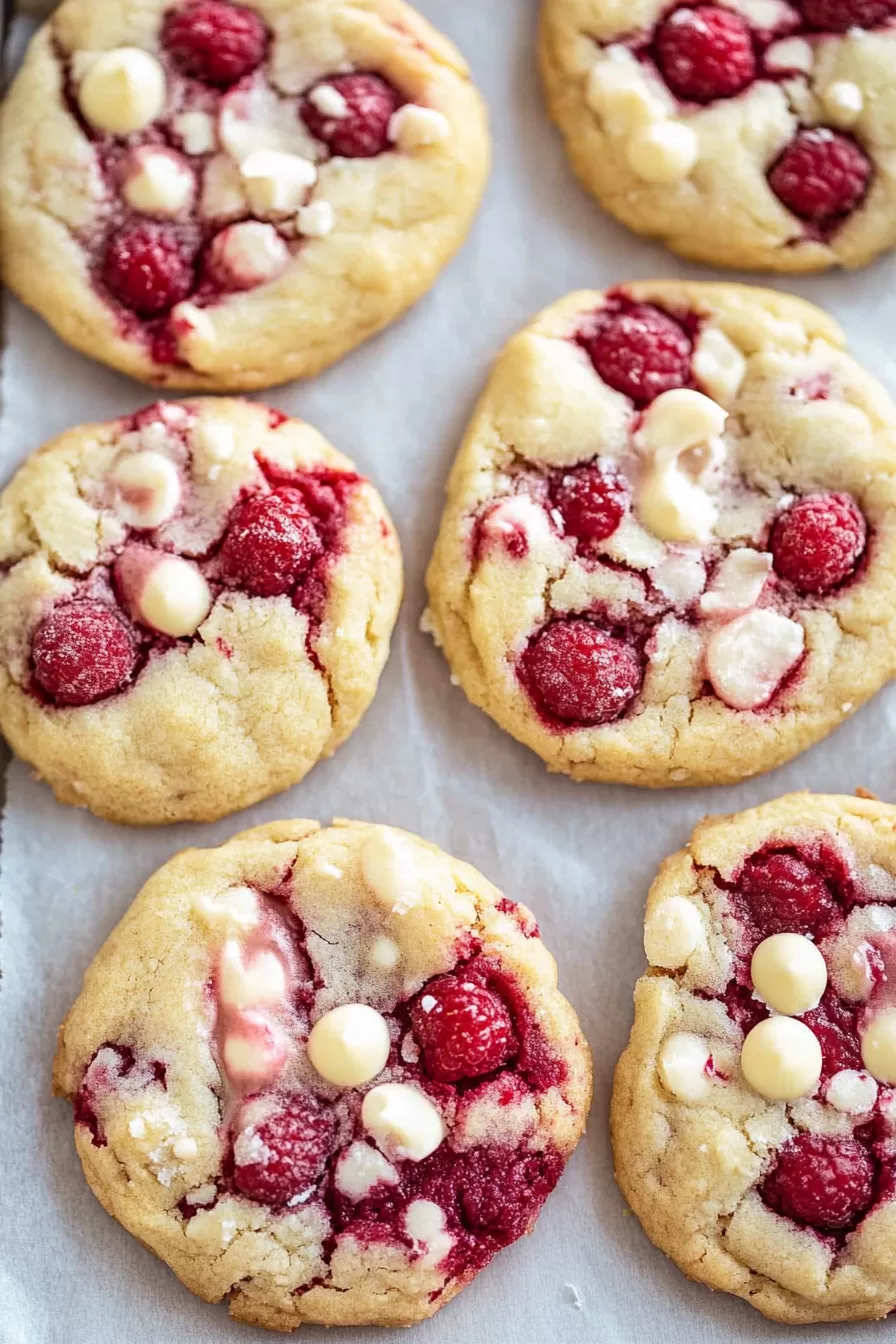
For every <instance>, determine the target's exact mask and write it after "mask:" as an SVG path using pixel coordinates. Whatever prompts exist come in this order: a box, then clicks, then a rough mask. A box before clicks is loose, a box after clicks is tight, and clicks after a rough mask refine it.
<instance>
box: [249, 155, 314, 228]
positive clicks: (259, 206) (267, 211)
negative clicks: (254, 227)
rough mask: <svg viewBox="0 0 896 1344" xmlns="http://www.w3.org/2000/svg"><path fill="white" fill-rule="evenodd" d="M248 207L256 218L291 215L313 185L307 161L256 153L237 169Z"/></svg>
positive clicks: (311, 167) (311, 165)
mask: <svg viewBox="0 0 896 1344" xmlns="http://www.w3.org/2000/svg"><path fill="white" fill-rule="evenodd" d="M240 173H241V174H242V178H243V185H244V187H245V189H246V196H247V197H248V199H249V204H250V205H251V207H252V210H253V212H254V213H255V214H256V215H263V216H268V215H275V216H276V215H291V214H294V213H295V211H296V210H298V208H299V206H300V205H301V204H302V202H303V201H304V199H305V196H306V194H307V192H308V188H309V187H313V186H314V184H315V182H316V181H317V169H316V168H315V166H314V164H313V163H312V162H311V160H310V159H303V158H302V157H301V156H300V155H298V154H284V153H283V152H282V150H279V149H256V150H254V151H253V152H252V153H251V154H249V155H247V156H246V158H245V159H243V162H242V163H241V165H240Z"/></svg>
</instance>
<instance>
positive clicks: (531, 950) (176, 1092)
mask: <svg viewBox="0 0 896 1344" xmlns="http://www.w3.org/2000/svg"><path fill="white" fill-rule="evenodd" d="M387 831H388V833H389V834H391V835H392V836H393V837H399V836H400V837H401V839H402V841H406V842H408V843H409V844H410V845H411V846H412V852H413V854H414V855H415V856H416V858H415V862H416V864H417V872H418V874H420V875H421V880H422V887H421V890H422V891H423V892H424V893H425V894H424V896H423V899H422V902H421V904H420V905H419V906H418V907H417V908H414V909H412V910H410V911H409V912H408V913H405V914H396V913H390V911H389V910H388V908H387V907H384V906H383V904H382V903H381V902H380V901H378V900H377V899H376V897H375V896H374V894H373V893H372V892H371V890H370V889H369V888H368V887H367V886H366V885H365V883H364V879H363V877H362V859H361V851H362V847H363V845H364V842H365V841H366V840H368V839H369V838H370V836H371V835H373V834H374V833H375V832H387ZM334 871H335V872H337V873H338V874H339V876H338V877H334V875H333V874H334ZM284 875H287V877H288V883H289V890H290V896H289V901H290V905H291V906H292V909H293V910H294V911H295V913H296V914H297V915H298V916H299V918H300V919H301V921H302V924H303V926H304V927H305V929H306V930H308V931H309V939H308V951H309V953H310V955H311V956H312V958H313V961H314V965H315V969H316V971H317V973H318V976H319V978H320V980H321V981H322V982H325V985H326V988H325V989H324V990H322V991H321V992H320V994H319V996H318V1007H317V1008H316V1009H315V1015H317V1013H318V1012H319V1011H322V1010H323V1009H324V1008H326V1007H329V1006H330V1004H331V1003H339V1002H357V1001H362V1002H368V1003H372V1004H373V1005H375V1006H377V1007H378V1008H380V1009H381V1010H383V1011H389V1009H390V1008H391V1007H392V1006H393V1005H394V1003H395V1002H396V1000H397V999H398V998H406V997H408V996H409V995H411V994H413V993H415V992H416V990H417V989H419V987H420V985H422V984H423V983H424V982H425V981H427V980H429V979H430V978H431V977H432V976H434V975H437V974H439V973H441V972H443V971H445V970H448V969H450V968H451V967H452V966H453V965H454V964H455V961H456V957H457V951H456V948H457V939H458V936H459V935H462V934H464V933H469V932H470V931H475V933H476V934H477V936H478V937H479V938H480V939H481V940H482V944H483V950H484V952H485V953H486V955H488V956H490V957H492V958H496V959H497V960H499V961H500V963H501V965H502V967H503V968H504V969H505V970H506V971H508V972H510V973H511V974H512V975H513V976H514V979H515V981H516V983H517V985H518V986H519V988H520V989H521V991H522V992H523V994H524V995H525V998H526V1001H527V1003H528V1005H529V1007H530V1009H531V1011H532V1013H533V1014H534V1016H535V1019H536V1021H537V1023H538V1026H539V1027H540V1028H541V1030H542V1032H543V1033H544V1034H545V1036H546V1038H547V1040H548V1042H549V1044H550V1046H551V1048H552V1049H553V1050H554V1051H555V1053H556V1054H557V1056H558V1057H559V1058H560V1059H562V1061H563V1062H564V1063H565V1065H566V1069H567V1076H566V1079H565V1081H564V1083H563V1084H562V1087H561V1088H557V1087H552V1088H550V1089H548V1090H547V1091H545V1092H543V1093H541V1094H539V1095H538V1096H536V1097H535V1098H534V1101H535V1106H536V1108H537V1121H536V1124H535V1129H534V1131H533V1132H532V1133H530V1135H529V1138H528V1140H527V1142H528V1144H529V1146H530V1147H531V1148H532V1149H533V1150H539V1149H541V1148H543V1147H545V1146H546V1145H551V1146H552V1147H553V1148H554V1149H556V1150H557V1151H558V1152H559V1153H560V1154H561V1155H562V1156H563V1157H564V1158H565V1157H566V1156H568V1155H569V1154H570V1153H571V1152H572V1149H573V1148H574V1147H575V1145H576V1143H577V1141H578V1139H579V1137H580V1136H581V1134H582V1131H583V1128H584V1121H585V1115H586V1113H587V1110H588V1106H589V1103H590V1097H591V1061H590V1055H589V1052H588V1048H587V1045H586V1044H585V1042H584V1040H583V1038H582V1035H581V1030H580V1028H579V1025H578V1021H577V1019H576V1015H575V1013H574V1011H573V1009H572V1008H571V1007H570V1005H569V1004H568V1003H567V1002H566V1000H565V999H564V998H563V997H562V995H561V994H560V993H559V992H558V990H557V971H556V965H555V963H554V960H553V958H552V957H551V955H550V954H549V953H548V951H547V950H546V949H545V947H544V945H543V944H542V943H541V941H540V939H539V938H537V937H526V936H525V935H524V933H523V932H522V929H521V924H520V921H519V919H518V918H514V917H512V916H511V915H510V914H508V913H505V912H502V910H500V909H499V908H498V905H497V903H498V902H499V901H500V900H501V893H500V892H499V891H498V890H497V889H496V888H495V887H493V886H492V885H491V883H489V882H487V881H486V880H485V879H484V878H483V877H482V876H481V875H480V874H479V873H478V872H477V871H476V870H475V869H473V868H471V867H470V866H469V865H468V864H465V863H461V862H459V861H458V860H455V859H452V858H450V857H448V856H447V855H445V854H443V853H442V852H441V851H440V850H438V849H437V848H436V847H435V846H434V845H429V844H426V843H425V842H424V841H421V840H418V839H417V838H416V837H413V836H406V835H405V833H403V832H395V831H391V830H390V829H389V828H385V827H375V826H372V825H369V824H367V823H360V822H350V821H341V820H340V821H336V822H334V823H333V825H332V826H331V827H329V828H326V829H321V828H320V826H319V825H318V823H317V822H313V821H294V822H274V823H271V824H269V825H266V826H261V827H257V828H254V829H252V830H249V831H244V832H242V833H241V834H239V835H237V836H236V837H234V839H233V840H231V841H230V842H229V843H227V844H225V845H223V846H221V847H220V848H217V849H209V850H187V851H185V852H184V853H182V854H179V855H177V856H176V857H175V858H173V859H171V860H170V861H169V862H168V863H167V864H166V865H165V866H164V867H163V868H162V869H160V870H159V872H157V873H156V874H155V876H154V877H152V878H151V879H150V881H149V882H148V883H147V884H146V886H145V887H144V888H143V890H142V891H141V892H140V894H139V896H138V897H137V899H136V900H135V901H134V903H133V905H132V906H131V907H130V909H129V911H128V913H127V914H126V915H125V917H124V918H123V920H122V921H121V923H120V924H119V925H118V927H117V928H116V929H115V930H114V931H113V933H112V934H111V936H110V937H109V939H108V940H107V942H106V944H105V945H104V947H103V948H102V949H101V950H100V952H99V953H98V955H97V957H96V958H95V960H94V962H93V964H92V965H91V967H90V969H89V970H88V972H87V974H86V976H85V981H84V988H83V990H82V992H81V994H80V996H79V998H78V1000H77V1001H76V1003H75V1005H74V1007H73V1008H72V1010H71V1012H70V1013H69V1015H68V1017H67V1018H66V1020H65V1022H64V1023H63V1024H62V1027H61V1028H60V1033H59V1048H58V1052H57V1055H56V1061H55V1066H54V1088H55V1091H56V1092H57V1094H59V1095H62V1096H65V1097H68V1098H70V1099H72V1098H74V1096H75V1094H76V1093H77V1091H78V1089H79V1087H80V1086H81V1083H82V1079H83V1077H84V1072H85V1069H86V1068H87V1066H88V1064H89V1062H90V1061H91V1059H92V1058H93V1056H94V1054H95V1053H96V1051H97V1049H98V1048H99V1047H100V1046H101V1045H102V1044H103V1043H104V1042H110V1041H113V1042H114V1041H123V1042H125V1043H127V1044H128V1045H130V1046H131V1048H133V1049H134V1050H135V1051H136V1052H137V1054H138V1056H142V1057H144V1058H151V1059H153V1060H161V1061H162V1062H163V1063H164V1064H165V1067H166V1074H167V1076H166V1091H165V1093H164V1098H163V1100H164V1105H165V1107H166V1108H167V1109H168V1110H169V1111H171V1110H172V1108H173V1112H174V1113H176V1119H175V1120H174V1121H173V1122H172V1121H171V1117H170V1116H169V1124H171V1123H173V1124H174V1125H175V1127H178V1126H179V1128H178V1130H177V1132H184V1131H185V1132H186V1133H188V1134H189V1135H190V1136H191V1137H192V1138H193V1139H194V1140H195V1141H196V1148H197V1151H196V1155H195V1157H194V1158H192V1159H191V1160H189V1161H187V1162H184V1163H182V1164H181V1165H180V1166H178V1167H176V1170H174V1171H173V1174H172V1172H167V1173H165V1176H166V1180H167V1183H163V1181H162V1180H161V1179H159V1176H158V1153H157V1152H149V1153H148V1152H147V1148H149V1147H151V1146H152V1145H151V1144H150V1143H149V1142H144V1141H143V1138H142V1137H141V1138H140V1139H137V1138H135V1137H134V1134H133V1129H134V1126H133V1123H132V1122H133V1120H134V1118H135V1116H136V1115H140V1116H141V1117H143V1118H144V1119H145V1123H146V1126H147V1128H148V1130H149V1132H150V1133H153V1134H154V1135H155V1136H156V1137H155V1141H156V1142H158V1141H159V1139H158V1132H157V1131H155V1130H153V1129H152V1125H151V1120H150V1116H151V1113H152V1111H151V1107H152V1104H153V1103H152V1101H151V1100H150V1102H149V1104H148V1101H147V1098H148V1096H149V1097H151V1095H152V1092H153V1089H152V1088H150V1091H149V1093H148V1092H147V1091H145V1090H144V1091H143V1092H142V1093H139V1094H137V1095H136V1096H130V1097H129V1096H122V1097H121V1098H120V1099H119V1101H118V1102H117V1103H113V1104H112V1105H111V1109H110V1108H107V1110H106V1111H105V1112H104V1115H103V1122H104V1131H105V1136H106V1139H107V1146H105V1147H97V1146H95V1145H94V1144H93V1143H92V1142H91V1138H90V1134H89V1131H88V1130H87V1129H86V1128H85V1127H84V1126H83V1125H78V1126H76V1134H75V1141H76V1146H77V1149H78V1154H79V1156H80V1158H81V1161H82V1164H83V1166H84V1171H85V1174H86V1176H87V1179H88V1181H89V1183H90V1186H91V1188H92V1189H93V1191H94V1193H95V1194H96V1196H97V1198H98V1199H99V1200H100V1202H101V1203H102V1204H103V1207H104V1208H105V1209H106V1210H107V1211H108V1212H109V1213H110V1214H111V1215H112V1216H113V1217H115V1218H117V1219H118V1221H119V1222H121V1223H122V1224H123V1225H124V1226H125V1227H126V1228H127V1229H128V1231H130V1232H131V1233H132V1234H133V1235H134V1236H136V1237H138V1238H139V1239H140V1240H141V1241H142V1242H143V1243H144V1244H145V1245H146V1246H148V1247H149V1249H151V1250H152V1251H154V1252H155V1254H156V1255H158V1256H159V1257H160V1258H161V1259H163V1260H165V1261H166V1262H167V1263H168V1264H169V1265H170V1266H171V1268H172V1269H173V1270H174V1271H175V1273H176V1274H177V1275H178V1277H179V1278H181V1279H182V1280H183V1282H184V1283H185V1284H186V1285H187V1286H188V1287H189V1288H190V1289H191V1290H192V1291H193V1292H195V1293H197V1294H198V1295H199V1296H200V1297H203V1298H204V1299H206V1300H207V1301H211V1302H215V1301H219V1300H221V1298H224V1297H226V1298H228V1300H229V1305H230V1311H231V1314H232V1315H233V1316H234V1317H236V1318H237V1319H239V1320H243V1321H246V1322H249V1323H252V1324H256V1325H263V1326H267V1327H268V1328H269V1329H276V1330H290V1329H293V1328H295V1327H296V1326H298V1325H300V1324H302V1323H303V1322H316V1323H319V1324H326V1325H361V1324H379V1325H393V1326H394V1325H410V1324H413V1323H414V1322H415V1321H418V1320H422V1319H424V1318H425V1317H427V1316H430V1315H432V1314H433V1312H435V1311H436V1310H437V1309H438V1307H439V1306H441V1305H442V1304H443V1303H444V1302H445V1301H447V1300H449V1298H450V1297H452V1296H453V1295H454V1294H455V1293H456V1292H457V1291H459V1290H460V1288H461V1287H462V1286H463V1284H464V1282H465V1281H466V1278H469V1277H472V1272H470V1274H469V1275H467V1276H466V1277H465V1276H463V1275H461V1276H459V1277H458V1278H456V1279H454V1280H450V1281H446V1278H445V1274H444V1273H443V1272H441V1271H439V1270H438V1269H437V1268H433V1267H427V1266H426V1265H425V1264H423V1263H422V1262H421V1261H420V1260H419V1258H415V1257H414V1256H413V1254H412V1252H411V1251H410V1250H408V1249H405V1248H403V1247H401V1246H400V1245H398V1244H396V1243H388V1242H382V1241H380V1242H371V1243H362V1242H360V1241H356V1240H354V1239H353V1238H347V1237H344V1236H343V1237H342V1238H341V1239H340V1241H339V1244H338V1246H337V1249H336V1250H335V1251H334V1252H333V1253H332V1255H331V1256H329V1257H328V1259H325V1257H324V1243H325V1241H326V1238H327V1236H328V1232H329V1221H328V1218H327V1214H326V1209H325V1206H324V1205H323V1204H322V1203H321V1202H319V1201H314V1202H312V1203H310V1204H308V1205H302V1206H301V1207H299V1208H296V1209H295V1210H291V1211H287V1212H283V1211H279V1212H271V1211H270V1210H269V1209H268V1208H266V1207H265V1206H264V1205H259V1204H252V1203H250V1202H249V1201H247V1200H245V1199H243V1198H241V1197H240V1196H239V1195H238V1194H237V1195H233V1196H232V1195H226V1194H222V1195H221V1197H220V1199H219V1201H218V1203H217V1204H216V1205H215V1207H214V1208H213V1209H211V1210H209V1211H208V1212H205V1213H203V1212H200V1213H197V1214H196V1215H195V1216H194V1217H193V1218H192V1219H191V1220H190V1222H189V1223H185V1221H184V1219H183V1217H182V1215H181V1213H180V1212H179V1209H178V1201H179V1200H181V1199H182V1198H183V1196H184V1195H186V1194H187V1193H188V1192H190V1191H192V1190H196V1189H198V1188H201V1187H202V1186H203V1185H205V1184H206V1183H207V1182H209V1181H212V1182H214V1181H215V1180H216V1179H217V1178H218V1175H219V1172H220V1163H221V1158H222V1155H223V1151H224V1146H223V1140H224V1137H225V1136H224V1134H223V1133H222V1132H221V1130H222V1126H221V1107H222V1105H223V1102H222V1100H221V1098H222V1092H223V1086H224V1084H223V1079H222V1075H221V1073H220V1071H219V1067H218V1064H217V1062H216V1059H215V1057H214V1055H213V1053H212V1049H211V1041H210V1031H209V1026H208V1021H209V1011H208V1006H207V1002H206V999H205V995H206V993H207V983H208V980H209V976H210V974H211V967H212V958H213V957H214V955H215V952H216V947H217V945H218V944H219V943H220V941H221V939H222V938H223V936H224V935H223V933H222V932H221V931H220V930H219V929H215V928H212V929H211V930H210V927H209V925H208V924H207V923H204V921H203V916H202V914H201V913H200V912H201V910H202V909H203V908H205V907H206V905H207V902H208V901H209V900H214V898H215V897H216V896H217V895H218V894H220V893H222V892H225V891H226V890H227V889H228V888H230V887H233V886H239V885H242V884H246V883H249V884H252V885H254V886H257V888H259V889H262V890H264V889H268V890H270V889H272V888H273V887H275V886H278V885H279V884H280V883H282V882H283V879H284ZM280 889H281V890H282V887H281V888H280ZM520 909H522V908H520ZM522 913H523V914H524V915H528V912H525V911H523V912H522ZM312 930H313V933H311V931H312ZM382 935H387V936H388V937H390V938H392V939H393V940H394V941H395V942H396V943H397V945H398V946H399V948H400V951H401V958H400V961H399V964H398V968H397V969H396V970H390V971H380V972H375V971H372V970H371V969H370V968H369V967H368V968H367V969H366V970H365V958H364V953H365V949H366V947H367V946H368V943H369V942H372V941H373V939H374V938H375V937H377V936H382ZM303 1067H305V1068H308V1067H310V1066H307V1065H305V1066H303ZM381 1078H388V1071H387V1072H386V1073H385V1074H383V1075H381ZM316 1086H317V1088H318V1089H320V1087H321V1086H323V1088H324V1090H326V1085H322V1084H321V1080H320V1079H319V1078H318V1079H317V1083H316ZM158 1091H159V1089H158V1088H156V1089H155V1092H158ZM159 1100H162V1098H161V1096H159V1097H157V1098H156V1101H157V1102H158V1101H159ZM506 1113H507V1114H508V1115H509V1114H510V1111H509V1110H508V1111H507V1112H506ZM503 1115H504V1112H502V1111H501V1110H500V1109H499V1110H498V1111H496V1112H495V1113H494V1115H493V1116H492V1118H491V1120H490V1122H489V1123H490V1124H491V1125H492V1139H493V1141H495V1142H498V1143H500V1142H502V1141H503V1142H505V1143H508V1142H518V1137H510V1136H509V1135H508V1136H506V1137H505V1138H504V1139H503V1140H502V1139H501V1126H502V1124H506V1123H507V1122H506V1121H505V1120H504V1119H503ZM137 1128H138V1129H139V1128H140V1126H139V1125H138V1126H137ZM154 1162H155V1163H156V1166H155V1167H154V1166H153V1163H154ZM228 1220H230V1221H229V1222H228ZM312 1280H314V1281H316V1286H309V1285H311V1284H312ZM299 1289H301V1290H302V1291H301V1292H299V1291H297V1290H299Z"/></svg>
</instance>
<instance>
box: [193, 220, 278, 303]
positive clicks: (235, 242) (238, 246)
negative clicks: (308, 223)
mask: <svg viewBox="0 0 896 1344" xmlns="http://www.w3.org/2000/svg"><path fill="white" fill-rule="evenodd" d="M211 261H212V266H213V268H214V271H215V274H216V275H217V276H218V277H219V278H220V279H221V281H222V282H223V283H226V284H228V285H230V286H231V287H232V288H233V289H254V288H255V286H256V285H263V284H266V283H268V282H269V281H271V280H274V279H276V277H277V276H278V275H280V273H281V271H283V270H284V269H285V267H286V264H287V262H288V261H289V249H288V247H287V246H286V243H284V241H283V239H282V238H281V237H280V235H279V233H278V232H277V230H276V229H275V228H274V227H273V225H271V224H262V223H260V222H259V221H258V220H255V219H251V220H247V221H246V222H245V223H242V224H231V225H230V227H229V228H227V229H224V231H223V232H222V233H219V234H218V235H217V237H216V238H215V239H214V241H213V242H212V245H211Z"/></svg>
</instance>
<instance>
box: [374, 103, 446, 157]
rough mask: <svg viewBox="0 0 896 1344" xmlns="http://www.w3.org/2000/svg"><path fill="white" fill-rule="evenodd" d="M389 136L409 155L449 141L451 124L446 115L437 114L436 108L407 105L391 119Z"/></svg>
mask: <svg viewBox="0 0 896 1344" xmlns="http://www.w3.org/2000/svg"><path fill="white" fill-rule="evenodd" d="M387 134H388V136H389V139H390V140H391V141H392V143H393V144H394V145H397V146H398V148H399V149H401V150H404V151H405V152H406V153H407V152H410V151H412V150H415V149H423V148H425V147H426V146H427V145H438V144H441V143H442V141H444V140H447V139H448V137H449V135H450V134H451V123H450V122H449V120H448V118H447V117H446V116H445V115H444V113H442V112H437V111H436V109H435V108H434V107H420V106H418V104H417V103H405V104H404V106H403V107H400V108H399V109H398V110H397V112H393V113H392V116H391V117H390V118H389V128H388V132H387Z"/></svg>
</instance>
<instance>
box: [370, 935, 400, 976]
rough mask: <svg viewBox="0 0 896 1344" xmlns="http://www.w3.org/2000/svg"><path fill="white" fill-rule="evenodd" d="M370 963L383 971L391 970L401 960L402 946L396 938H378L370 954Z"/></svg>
mask: <svg viewBox="0 0 896 1344" xmlns="http://www.w3.org/2000/svg"><path fill="white" fill-rule="evenodd" d="M368 958H369V961H370V964H371V965H372V966H376V967H377V968H378V969H379V970H381V971H391V970H392V969H393V968H394V967H395V966H397V965H398V963H399V962H400V961H401V948H400V947H399V946H398V944H397V943H396V941H395V939H394V938H386V937H382V938H376V939H375V940H374V942H373V944H372V946H371V948H370V952H369V954H368Z"/></svg>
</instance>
